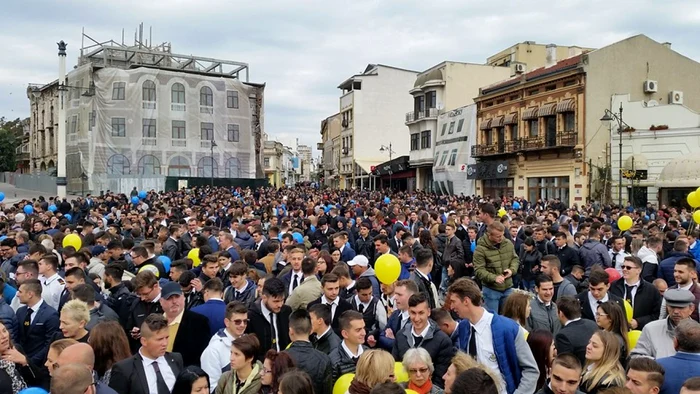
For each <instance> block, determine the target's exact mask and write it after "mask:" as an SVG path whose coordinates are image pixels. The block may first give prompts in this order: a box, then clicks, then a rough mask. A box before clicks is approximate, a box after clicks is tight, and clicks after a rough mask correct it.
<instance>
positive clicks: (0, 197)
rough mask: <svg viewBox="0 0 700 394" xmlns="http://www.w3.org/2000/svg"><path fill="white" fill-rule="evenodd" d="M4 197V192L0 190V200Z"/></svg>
mask: <svg viewBox="0 0 700 394" xmlns="http://www.w3.org/2000/svg"><path fill="white" fill-rule="evenodd" d="M4 199H5V193H3V192H0V201H2V200H4Z"/></svg>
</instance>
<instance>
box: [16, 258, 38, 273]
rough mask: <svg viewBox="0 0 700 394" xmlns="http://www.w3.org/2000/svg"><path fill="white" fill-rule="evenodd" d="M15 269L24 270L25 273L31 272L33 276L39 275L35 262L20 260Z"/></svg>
mask: <svg viewBox="0 0 700 394" xmlns="http://www.w3.org/2000/svg"><path fill="white" fill-rule="evenodd" d="M17 267H22V268H24V270H25V271H27V272H31V273H32V274H33V275H34V276H37V275H39V265H38V264H37V263H36V261H35V260H22V261H20V262H18V263H17Z"/></svg>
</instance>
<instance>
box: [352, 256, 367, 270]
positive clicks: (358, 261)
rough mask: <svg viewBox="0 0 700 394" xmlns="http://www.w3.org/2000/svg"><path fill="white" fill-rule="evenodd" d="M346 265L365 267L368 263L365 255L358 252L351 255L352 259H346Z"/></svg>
mask: <svg viewBox="0 0 700 394" xmlns="http://www.w3.org/2000/svg"><path fill="white" fill-rule="evenodd" d="M348 265H349V266H351V267H354V266H356V265H359V266H360V267H367V266H368V265H369V260H367V257H365V256H364V255H361V254H358V255H357V256H355V257H353V259H352V260H350V261H348Z"/></svg>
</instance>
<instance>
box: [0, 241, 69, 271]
mask: <svg viewBox="0 0 700 394" xmlns="http://www.w3.org/2000/svg"><path fill="white" fill-rule="evenodd" d="M5 241H7V240H5ZM41 260H44V261H45V262H47V263H48V264H49V265H51V266H52V267H53V269H54V271H55V270H57V269H58V257H56V255H55V254H53V253H48V254H45V255H43V256H41V258H40V259H39V261H41Z"/></svg>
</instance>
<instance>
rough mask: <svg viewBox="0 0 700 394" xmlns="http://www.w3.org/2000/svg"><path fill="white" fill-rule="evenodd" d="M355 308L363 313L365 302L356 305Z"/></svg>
mask: <svg viewBox="0 0 700 394" xmlns="http://www.w3.org/2000/svg"><path fill="white" fill-rule="evenodd" d="M357 310H358V311H359V312H360V313H365V304H360V305H359V306H358V307H357Z"/></svg>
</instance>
